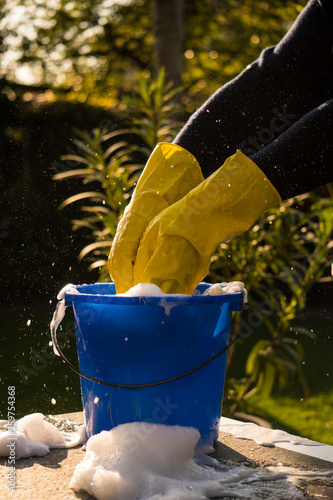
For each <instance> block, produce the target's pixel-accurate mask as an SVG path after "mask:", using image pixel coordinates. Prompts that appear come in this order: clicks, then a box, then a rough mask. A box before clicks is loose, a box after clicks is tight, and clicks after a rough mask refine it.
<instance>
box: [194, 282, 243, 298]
mask: <svg viewBox="0 0 333 500" xmlns="http://www.w3.org/2000/svg"><path fill="white" fill-rule="evenodd" d="M238 292H243V295H244V302H247V291H246V288H245V286H244V283H242V282H241V281H230V282H229V283H215V285H212V286H210V287H209V288H207V290H205V292H204V293H203V295H221V294H223V293H238Z"/></svg>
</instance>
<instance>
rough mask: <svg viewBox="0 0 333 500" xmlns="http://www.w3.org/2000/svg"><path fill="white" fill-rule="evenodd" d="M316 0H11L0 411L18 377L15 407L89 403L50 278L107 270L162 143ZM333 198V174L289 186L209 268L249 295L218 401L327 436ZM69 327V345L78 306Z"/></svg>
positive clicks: (242, 413)
mask: <svg viewBox="0 0 333 500" xmlns="http://www.w3.org/2000/svg"><path fill="white" fill-rule="evenodd" d="M305 3H306V2H305V0H302V1H301V0H298V1H288V0H287V1H283V0H264V1H258V2H252V0H226V1H221V0H206V1H205V2H200V1H199V0H168V1H163V0H126V1H122V2H120V1H113V0H104V1H103V0H82V1H80V0H78V1H75V0H74V1H64V0H0V11H1V16H0V109H1V114H0V164H1V166H0V183H1V198H0V204H1V220H0V245H1V260H0V268H1V287H0V316H1V322H0V325H1V326H0V331H1V334H0V335H1V344H0V403H1V404H0V418H6V411H7V410H6V408H7V387H8V386H13V385H14V386H15V387H16V393H17V395H16V411H17V418H19V417H21V416H23V415H24V414H27V413H31V412H36V411H39V412H42V413H44V414H47V413H52V414H57V413H61V412H71V411H76V410H81V400H80V387H79V380H78V377H77V376H76V375H75V374H73V373H71V372H70V370H69V369H68V368H67V367H66V366H65V365H64V364H63V363H62V361H60V360H59V359H58V358H56V357H55V356H54V355H53V353H52V348H51V346H50V345H49V342H50V334H49V323H50V320H51V318H52V313H53V310H54V308H55V305H56V302H57V300H56V296H57V293H58V292H59V291H60V289H61V288H62V287H63V286H64V285H66V284H68V283H75V284H79V283H84V282H94V281H97V280H108V279H109V276H108V273H107V269H106V258H107V254H108V251H109V248H110V245H111V242H112V238H113V236H114V233H115V229H116V225H117V222H118V220H119V217H121V214H122V212H123V210H124V208H125V206H126V204H127V203H128V200H129V198H130V195H131V191H132V189H133V187H134V185H135V182H136V179H137V177H138V175H139V173H140V171H141V169H142V168H143V166H144V164H145V161H146V159H147V158H148V156H149V154H150V152H151V151H152V149H153V148H154V146H155V144H156V143H157V142H158V141H161V140H166V141H171V140H172V139H173V137H174V136H175V135H176V133H177V131H178V130H179V129H180V128H181V125H182V124H183V123H184V122H185V121H186V119H187V118H188V117H189V115H190V114H191V113H192V112H193V111H194V110H195V109H196V108H197V107H198V106H199V105H200V104H201V103H202V102H204V101H205V100H206V99H207V97H208V96H209V95H211V94H212V93H213V92H214V91H215V90H216V89H218V88H219V87H220V86H221V85H222V84H224V83H225V82H227V81H229V80H230V79H231V78H233V77H234V76H236V75H237V74H238V73H239V72H240V71H241V70H242V69H243V68H245V67H246V66H247V65H248V64H250V63H251V62H252V61H253V60H255V59H256V58H257V57H258V56H259V54H260V52H261V50H263V49H264V48H265V47H267V46H271V45H274V44H276V43H277V42H278V41H279V40H280V39H281V37H282V36H283V35H284V33H285V32H286V31H287V29H288V28H289V27H290V26H291V24H292V22H293V21H294V20H295V19H296V17H297V15H298V14H299V13H300V12H301V11H302V8H303V7H304V5H305ZM328 168H331V166H328ZM332 206H333V195H332V188H331V187H330V186H326V187H324V188H322V189H320V190H318V191H317V192H313V193H309V194H306V195H303V196H301V197H298V198H296V199H292V200H287V201H286V202H285V203H284V204H283V205H282V207H280V208H278V209H274V210H272V211H270V213H269V214H268V215H267V216H265V217H264V218H263V219H262V220H259V221H258V223H257V224H256V225H255V226H254V227H253V228H252V229H251V230H249V231H248V232H247V233H246V234H244V235H242V236H241V237H238V238H235V239H234V240H232V241H230V242H224V243H223V244H221V246H220V247H219V249H218V250H217V252H216V254H215V256H214V258H213V262H212V266H211V273H210V275H209V276H208V278H207V280H210V281H212V282H216V281H219V282H220V281H231V280H241V281H244V283H245V286H246V287H247V289H248V291H249V302H250V305H251V306H252V313H251V316H250V321H249V325H248V327H247V330H246V338H245V339H243V341H242V342H241V343H239V344H238V345H237V347H236V348H235V349H234V350H233V351H232V352H231V353H230V355H229V360H228V366H227V375H228V379H227V384H226V389H225V395H224V405H223V409H224V410H223V411H224V414H225V415H226V416H233V417H236V418H242V419H244V418H247V417H246V415H250V417H248V418H253V417H254V418H262V419H264V420H265V421H267V422H269V423H270V424H271V425H272V426H273V427H279V428H284V429H287V430H288V431H290V432H292V433H294V434H300V435H304V436H307V437H310V438H312V439H316V440H320V441H325V442H327V443H330V444H333V432H332V428H333V419H332V414H333V412H332V410H333V387H332V351H333V350H332V338H331V337H332V325H333V309H332V276H331V263H332V247H333V245H332V233H333V221H332ZM239 322H240V319H239V318H235V320H234V325H233V332H235V331H236V330H237V328H238V326H239ZM61 338H62V343H63V347H64V349H65V350H66V353H67V354H68V356H69V357H71V359H72V360H73V362H75V340H74V336H73V320H72V318H71V316H70V313H68V314H66V320H65V321H64V326H63V331H62V337H61Z"/></svg>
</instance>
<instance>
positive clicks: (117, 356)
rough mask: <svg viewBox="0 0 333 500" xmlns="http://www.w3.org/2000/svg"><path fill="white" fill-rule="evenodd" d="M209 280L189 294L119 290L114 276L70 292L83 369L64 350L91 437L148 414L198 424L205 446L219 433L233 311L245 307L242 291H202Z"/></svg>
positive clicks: (145, 419)
mask: <svg viewBox="0 0 333 500" xmlns="http://www.w3.org/2000/svg"><path fill="white" fill-rule="evenodd" d="M209 286H210V285H208V284H206V283H201V284H200V285H199V286H198V287H197V289H196V291H195V293H194V295H192V296H187V295H168V296H165V297H124V296H117V295H116V292H115V288H114V285H113V283H97V284H93V285H79V286H77V291H78V292H79V293H71V292H66V293H65V306H71V307H73V311H74V318H75V330H76V340H77V350H78V360H79V370H77V369H75V367H73V365H71V363H69V362H68V360H67V359H66V358H65V356H64V355H63V353H62V352H61V351H60V349H59V353H60V355H61V356H62V357H63V359H64V360H65V361H66V362H67V363H68V364H69V365H70V367H71V368H73V369H74V370H75V371H76V372H77V373H79V374H80V375H81V390H82V401H83V408H84V418H85V428H86V434H87V438H89V437H90V436H92V435H94V434H97V433H99V432H101V431H103V430H110V429H111V428H113V427H115V426H117V425H119V424H123V423H127V422H138V421H143V422H150V423H159V424H166V425H183V426H190V427H195V428H197V429H198V430H199V432H200V434H201V443H202V444H205V445H212V444H213V443H214V442H215V441H216V440H217V437H218V430H219V419H220V416H221V407H222V396H223V389H224V377H225V369H226V359H227V348H228V339H229V331H230V324H231V318H232V312H233V311H240V310H242V307H243V293H242V292H238V293H233V294H222V295H213V296H209V295H207V296H203V295H201V294H202V293H203V291H204V290H205V289H206V288H207V287H209ZM55 342H56V340H55ZM56 347H57V348H58V345H57V343H56ZM221 351H224V352H222V353H221ZM212 358H213V359H212Z"/></svg>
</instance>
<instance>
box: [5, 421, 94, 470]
mask: <svg viewBox="0 0 333 500" xmlns="http://www.w3.org/2000/svg"><path fill="white" fill-rule="evenodd" d="M3 422H4V421H3ZM2 427H7V428H10V424H9V423H8V422H6V423H5V424H4V423H3V424H2ZM84 441H85V435H84V433H83V432H81V431H80V432H79V433H65V432H60V431H59V430H58V429H57V427H56V426H55V425H52V424H51V423H49V422H47V421H46V420H44V415H43V414H42V413H32V414H31V415H26V416H25V417H23V418H21V419H20V420H18V421H17V422H16V423H15V428H14V429H13V428H11V429H10V430H8V431H6V432H1V434H0V456H2V457H8V456H9V453H10V448H9V446H8V444H9V443H13V444H12V446H13V447H15V458H16V460H18V459H20V458H29V457H33V456H36V457H44V456H45V455H47V454H48V453H49V451H50V450H51V449H53V448H71V447H73V446H77V445H78V444H82V443H83V442H84Z"/></svg>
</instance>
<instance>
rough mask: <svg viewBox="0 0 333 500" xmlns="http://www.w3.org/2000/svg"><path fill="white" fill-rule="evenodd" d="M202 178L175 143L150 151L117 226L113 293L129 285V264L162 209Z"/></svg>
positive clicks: (111, 258)
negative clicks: (152, 221)
mask: <svg viewBox="0 0 333 500" xmlns="http://www.w3.org/2000/svg"><path fill="white" fill-rule="evenodd" d="M203 179H204V177H203V175H202V172H201V168H200V165H199V163H198V162H197V160H196V159H195V158H194V156H192V155H191V153H189V152H188V151H186V150H185V149H183V148H182V147H180V146H177V145H175V144H168V143H160V144H158V145H157V146H156V148H155V149H154V151H153V152H152V154H151V156H150V157H149V160H148V162H147V164H146V166H145V168H144V170H143V172H142V174H141V176H140V179H139V181H138V184H137V186H136V188H135V190H134V193H133V195H132V198H131V201H130V203H129V205H128V206H127V207H126V210H125V212H124V215H123V218H122V219H121V221H120V222H119V224H118V227H117V233H116V236H115V239H114V241H113V244H112V248H111V252H110V256H109V260H108V266H109V272H110V274H111V277H112V279H113V281H114V283H115V287H116V290H117V293H123V292H126V291H127V290H128V289H129V288H131V287H132V286H133V285H134V283H133V265H134V262H135V259H136V254H137V251H138V248H139V244H140V241H141V238H142V236H143V233H144V231H145V229H146V227H147V226H148V224H149V222H150V221H151V220H152V219H153V218H154V217H155V216H156V215H157V214H159V213H160V212H161V211H162V210H164V209H165V208H167V207H169V206H170V205H172V204H173V203H175V202H176V201H178V200H180V199H181V198H182V197H183V196H185V195H186V194H187V193H188V192H189V191H191V189H193V188H194V187H195V186H197V185H198V184H200V183H201V182H202V181H203Z"/></svg>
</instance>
